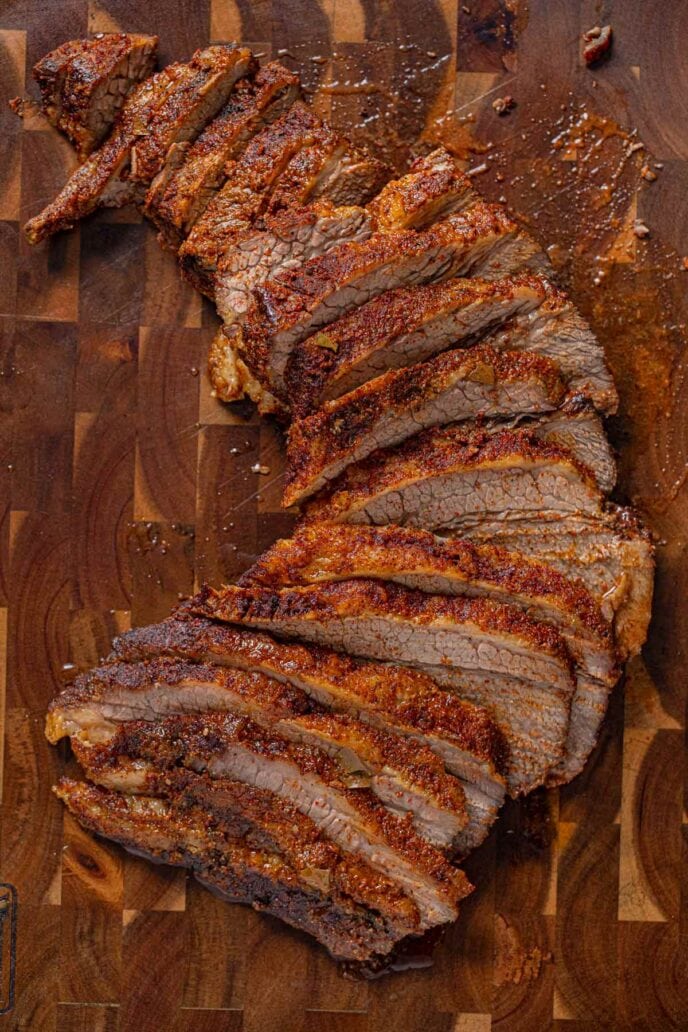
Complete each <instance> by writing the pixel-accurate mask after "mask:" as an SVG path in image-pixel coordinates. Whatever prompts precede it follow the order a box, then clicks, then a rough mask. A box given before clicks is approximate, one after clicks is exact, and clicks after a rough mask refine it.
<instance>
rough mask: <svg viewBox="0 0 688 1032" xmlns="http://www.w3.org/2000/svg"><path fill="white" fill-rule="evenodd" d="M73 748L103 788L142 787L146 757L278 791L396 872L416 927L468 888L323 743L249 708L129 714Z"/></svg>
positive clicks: (437, 919)
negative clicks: (100, 739) (150, 716)
mask: <svg viewBox="0 0 688 1032" xmlns="http://www.w3.org/2000/svg"><path fill="white" fill-rule="evenodd" d="M73 748H74V752H75V755H76V757H77V759H78V760H79V762H80V763H81V764H82V766H83V768H84V770H85V772H86V774H87V776H88V777H89V778H90V779H91V780H93V781H95V782H97V783H100V784H102V785H104V787H107V788H117V789H119V790H123V791H127V792H132V791H133V792H145V791H146V787H147V773H148V770H149V765H151V764H152V765H153V767H154V768H155V769H156V771H157V772H158V774H160V775H162V776H163V777H164V775H165V773H166V772H167V771H168V770H175V769H177V768H179V767H181V768H186V769H189V770H194V771H196V772H197V773H207V774H209V775H210V777H212V778H220V779H224V778H230V779H232V780H235V781H240V782H242V783H244V784H248V785H250V786H253V787H258V788H262V789H266V790H268V791H271V792H273V793H275V795H277V796H279V797H280V798H281V799H283V800H285V801H286V802H287V803H289V804H290V805H292V806H294V807H295V808H296V809H297V810H299V811H300V812H301V813H303V814H305V815H306V816H307V817H310V818H311V819H312V820H313V822H314V823H315V825H316V826H317V827H318V828H319V829H321V830H322V831H324V832H325V834H326V835H327V836H328V837H329V838H330V839H332V841H333V842H335V843H336V844H337V845H339V846H340V847H341V848H342V849H343V850H344V851H345V852H347V853H352V854H354V855H355V856H357V857H359V858H361V859H363V860H364V861H366V862H367V863H369V864H370V866H371V867H372V868H373V869H374V870H376V871H378V872H379V873H380V874H383V875H385V876H386V877H388V878H391V879H392V880H393V881H395V882H396V883H397V884H398V885H399V887H400V888H402V889H403V891H404V892H406V893H407V894H408V895H409V896H410V897H411V898H412V899H413V901H414V903H415V904H416V906H417V907H418V910H419V913H420V920H421V928H422V929H425V928H429V927H432V926H434V925H437V924H441V923H444V922H445V921H451V920H454V919H455V918H456V914H457V905H458V902H459V900H460V899H461V898H463V896H465V895H466V894H467V892H468V891H470V889H469V886H468V883H467V881H466V879H465V877H464V875H463V873H462V872H460V871H459V870H457V869H456V868H454V867H452V866H451V865H450V864H449V863H448V861H447V860H446V859H445V858H444V856H443V855H442V854H441V853H440V852H438V851H437V850H436V849H434V848H433V847H432V846H431V845H430V844H429V843H428V842H426V841H425V840H424V839H422V838H421V837H420V836H419V835H418V834H417V833H416V832H415V831H414V830H413V826H412V821H411V817H410V815H409V814H407V815H405V816H404V817H400V816H397V815H396V814H393V813H392V812H391V811H389V810H388V809H386V808H385V807H384V806H383V805H382V804H381V803H379V802H378V801H377V799H376V797H375V796H374V795H373V793H372V792H371V791H370V790H369V789H367V788H349V787H346V784H347V772H346V770H344V769H343V768H342V767H341V766H340V765H339V764H338V763H337V762H336V761H335V760H333V759H331V758H330V757H328V756H326V755H325V753H323V752H322V751H320V750H318V749H313V748H312V747H310V746H305V745H297V744H293V743H290V742H287V741H285V740H284V739H283V738H281V737H278V736H275V735H274V734H271V733H270V732H269V731H267V730H266V729H264V728H262V727H260V726H259V725H258V724H255V723H253V722H252V721H250V720H249V719H248V718H246V717H238V716H236V715H234V714H218V713H206V714H204V715H203V716H202V717H196V716H174V717H166V718H165V719H162V720H159V721H157V722H156V723H155V724H149V723H147V722H144V721H138V722H131V723H126V724H121V725H119V726H118V730H117V734H116V735H115V737H114V738H113V739H112V741H111V742H109V743H108V744H107V745H84V744H82V743H81V742H79V740H78V739H77V740H75V741H74V742H73ZM132 760H134V761H143V764H142V765H139V764H138V763H137V762H135V763H134V764H132V763H131V761H132Z"/></svg>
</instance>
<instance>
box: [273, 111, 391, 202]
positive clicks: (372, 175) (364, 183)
mask: <svg viewBox="0 0 688 1032" xmlns="http://www.w3.org/2000/svg"><path fill="white" fill-rule="evenodd" d="M387 175H388V169H387V166H386V165H384V164H383V163H382V162H381V161H377V160H376V159H375V158H372V157H370V156H369V155H367V154H364V153H362V152H361V151H359V150H357V149H356V148H355V147H352V146H351V144H350V143H349V141H348V140H346V139H345V138H344V137H343V136H340V135H339V133H336V132H335V131H334V129H332V128H331V126H328V125H323V127H322V131H321V133H320V136H319V138H318V140H317V141H316V143H314V144H313V145H312V146H310V147H304V149H303V150H302V151H300V152H299V153H298V154H295V155H294V157H293V158H292V159H291V161H290V162H289V164H288V165H287V167H286V169H285V171H284V174H283V175H282V176H281V177H280V181H279V183H278V184H277V187H276V189H275V191H274V193H273V195H272V197H271V198H270V204H269V206H268V211H269V212H270V214H273V215H274V214H276V213H277V212H279V211H281V210H283V209H284V208H289V207H292V206H293V205H295V204H296V205H299V204H304V203H305V202H306V201H307V200H317V199H318V198H322V197H326V198H327V199H328V200H329V201H330V202H331V203H332V204H334V205H336V206H345V207H348V206H350V205H354V204H355V205H359V204H365V203H366V201H368V200H370V198H371V196H372V195H373V194H374V193H376V192H377V190H378V189H379V188H380V186H381V185H382V183H383V182H384V180H385V179H386V178H387Z"/></svg>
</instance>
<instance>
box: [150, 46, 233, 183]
mask: <svg viewBox="0 0 688 1032" xmlns="http://www.w3.org/2000/svg"><path fill="white" fill-rule="evenodd" d="M252 66H253V56H252V55H251V53H250V51H247V50H246V49H244V48H239V47H236V46H234V45H233V44H231V43H222V44H217V45H215V46H210V47H207V48H206V49H205V50H199V51H197V52H196V54H195V55H194V57H193V58H192V60H191V62H190V67H191V68H192V71H193V74H192V75H191V76H190V77H189V78H188V79H187V80H186V81H185V82H184V83H183V84H182V86H181V88H180V89H179V90H176V91H175V92H174V93H172V94H170V95H169V96H168V97H167V98H166V99H165V100H164V101H163V103H162V104H161V105H160V107H159V108H158V109H157V111H156V117H155V119H154V120H153V121H152V122H151V124H150V125H149V126H148V127H147V130H148V131H147V132H146V133H145V135H142V136H140V137H139V138H138V139H137V141H136V142H135V144H134V146H133V148H132V153H131V167H130V169H129V178H130V179H132V180H133V181H134V182H137V183H142V184H144V185H146V186H147V185H148V184H149V183H151V182H153V188H155V183H156V181H157V180H156V178H155V177H160V176H162V177H163V178H165V177H167V176H168V175H169V174H170V170H171V169H174V168H176V167H178V166H179V165H180V164H181V162H182V161H183V160H184V157H185V155H186V151H187V150H188V145H189V143H191V142H192V141H193V140H194V139H195V138H196V137H197V136H198V134H199V132H200V131H201V130H202V129H203V127H204V126H205V124H206V123H207V122H209V121H210V120H211V119H212V118H214V117H215V115H216V114H217V113H218V111H219V110H220V108H221V107H222V106H223V105H224V103H225V101H226V100H227V98H228V96H229V94H230V92H231V90H232V88H233V86H234V84H235V83H236V82H237V80H238V79H241V78H242V77H243V76H244V75H245V74H246V72H247V71H248V70H249V69H250V68H251V67H252Z"/></svg>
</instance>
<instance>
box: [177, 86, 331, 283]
mask: <svg viewBox="0 0 688 1032" xmlns="http://www.w3.org/2000/svg"><path fill="white" fill-rule="evenodd" d="M321 126H322V122H321V121H320V119H319V118H318V117H317V115H315V114H314V113H313V112H312V111H311V110H310V109H309V108H307V107H306V106H305V105H304V104H301V103H300V102H297V103H296V104H294V105H292V107H291V108H290V109H289V110H288V111H287V112H286V113H285V114H283V115H282V116H281V117H280V118H278V119H277V121H275V122H273V123H272V124H271V125H268V126H266V127H265V128H264V129H262V130H261V131H260V132H259V133H257V134H256V136H254V137H253V139H252V140H251V141H250V142H249V144H248V146H247V147H246V149H245V151H244V152H243V154H242V155H241V157H240V158H239V159H238V160H237V161H235V162H233V163H232V164H231V165H230V166H228V167H227V168H226V170H225V171H226V175H227V180H226V183H225V185H224V187H223V188H222V189H221V190H219V191H218V192H217V193H216V194H215V196H214V197H213V199H212V200H211V201H210V203H209V204H208V206H207V207H206V209H205V211H204V212H203V215H201V217H200V218H199V219H198V221H197V222H196V224H195V226H194V227H193V229H192V230H191V232H190V233H189V236H188V237H187V239H186V240H185V242H184V243H183V244H182V246H181V248H180V250H179V260H180V263H181V269H182V273H183V274H184V276H185V277H186V278H187V279H188V280H189V281H190V282H191V283H193V285H194V286H195V287H197V289H199V290H201V291H202V292H203V293H205V294H207V295H208V296H209V297H212V296H213V293H214V287H213V276H214V274H215V272H216V270H217V266H218V261H219V259H220V258H221V256H222V255H223V254H224V253H225V251H227V250H228V249H229V248H230V247H232V246H233V245H234V242H235V240H236V237H237V235H238V234H239V233H240V232H241V231H243V230H246V229H249V228H250V227H251V226H252V224H253V222H254V221H255V219H256V218H257V217H258V215H259V214H260V213H261V212H262V211H263V209H264V208H265V206H266V205H267V203H268V201H269V198H270V193H271V191H272V188H273V186H274V184H275V182H276V181H277V179H278V178H279V176H280V174H281V173H282V172H283V171H284V169H285V168H286V166H287V164H288V162H289V161H290V159H291V158H292V157H293V156H294V154H296V153H297V152H298V151H299V150H301V148H303V147H306V146H309V145H310V144H312V143H313V141H314V139H315V138H316V135H317V133H318V132H319V130H320V128H321Z"/></svg>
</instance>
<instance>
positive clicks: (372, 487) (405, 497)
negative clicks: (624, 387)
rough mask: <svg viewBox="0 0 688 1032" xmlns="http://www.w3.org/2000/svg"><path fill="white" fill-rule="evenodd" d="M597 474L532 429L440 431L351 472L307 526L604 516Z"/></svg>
mask: <svg viewBox="0 0 688 1032" xmlns="http://www.w3.org/2000/svg"><path fill="white" fill-rule="evenodd" d="M602 504H603V497H602V494H601V492H600V490H599V488H598V486H597V483H596V481H595V478H594V475H593V473H592V472H591V471H590V470H588V469H587V468H586V467H585V466H583V465H581V463H580V462H578V461H577V460H576V459H574V458H573V456H572V455H571V453H570V452H569V451H568V449H566V448H562V447H560V446H559V445H557V444H551V443H550V442H549V441H541V440H539V439H538V437H537V436H536V435H535V434H533V433H528V432H527V431H525V430H501V431H498V432H494V433H488V432H485V431H482V430H469V431H467V430H465V429H464V428H462V426H461V424H460V423H456V424H453V425H451V426H447V427H433V428H432V429H429V430H424V431H422V432H421V433H419V434H416V435H415V437H411V438H409V439H408V440H407V441H404V443H403V444H401V445H399V446H398V447H396V448H388V449H385V450H381V451H378V452H373V454H372V455H370V456H369V457H368V458H367V459H364V460H363V461H362V462H358V463H356V464H355V465H353V466H349V467H348V468H347V469H346V470H345V471H344V473H342V474H341V476H340V477H339V478H338V479H337V480H336V481H334V483H333V484H332V485H331V486H330V487H328V488H327V489H326V490H325V491H324V492H323V493H322V494H321V495H320V496H319V497H317V498H315V499H313V501H311V502H310V503H309V504H308V505H307V507H306V511H305V516H304V520H305V521H307V522H334V523H373V524H378V525H379V524H385V523H396V524H399V525H400V526H409V527H422V528H425V529H428V530H455V529H459V530H462V531H463V529H464V528H465V527H466V526H467V525H468V524H469V523H475V522H478V521H480V520H487V519H495V518H499V519H502V520H503V521H504V522H505V523H509V522H510V521H512V520H516V519H518V518H520V517H522V516H524V515H526V516H528V517H530V518H531V519H532V518H534V517H535V516H536V515H537V516H541V515H543V514H548V513H549V514H561V515H566V514H572V515H573V514H575V513H578V512H582V513H586V514H588V515H591V516H595V515H598V514H600V513H601V512H602Z"/></svg>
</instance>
